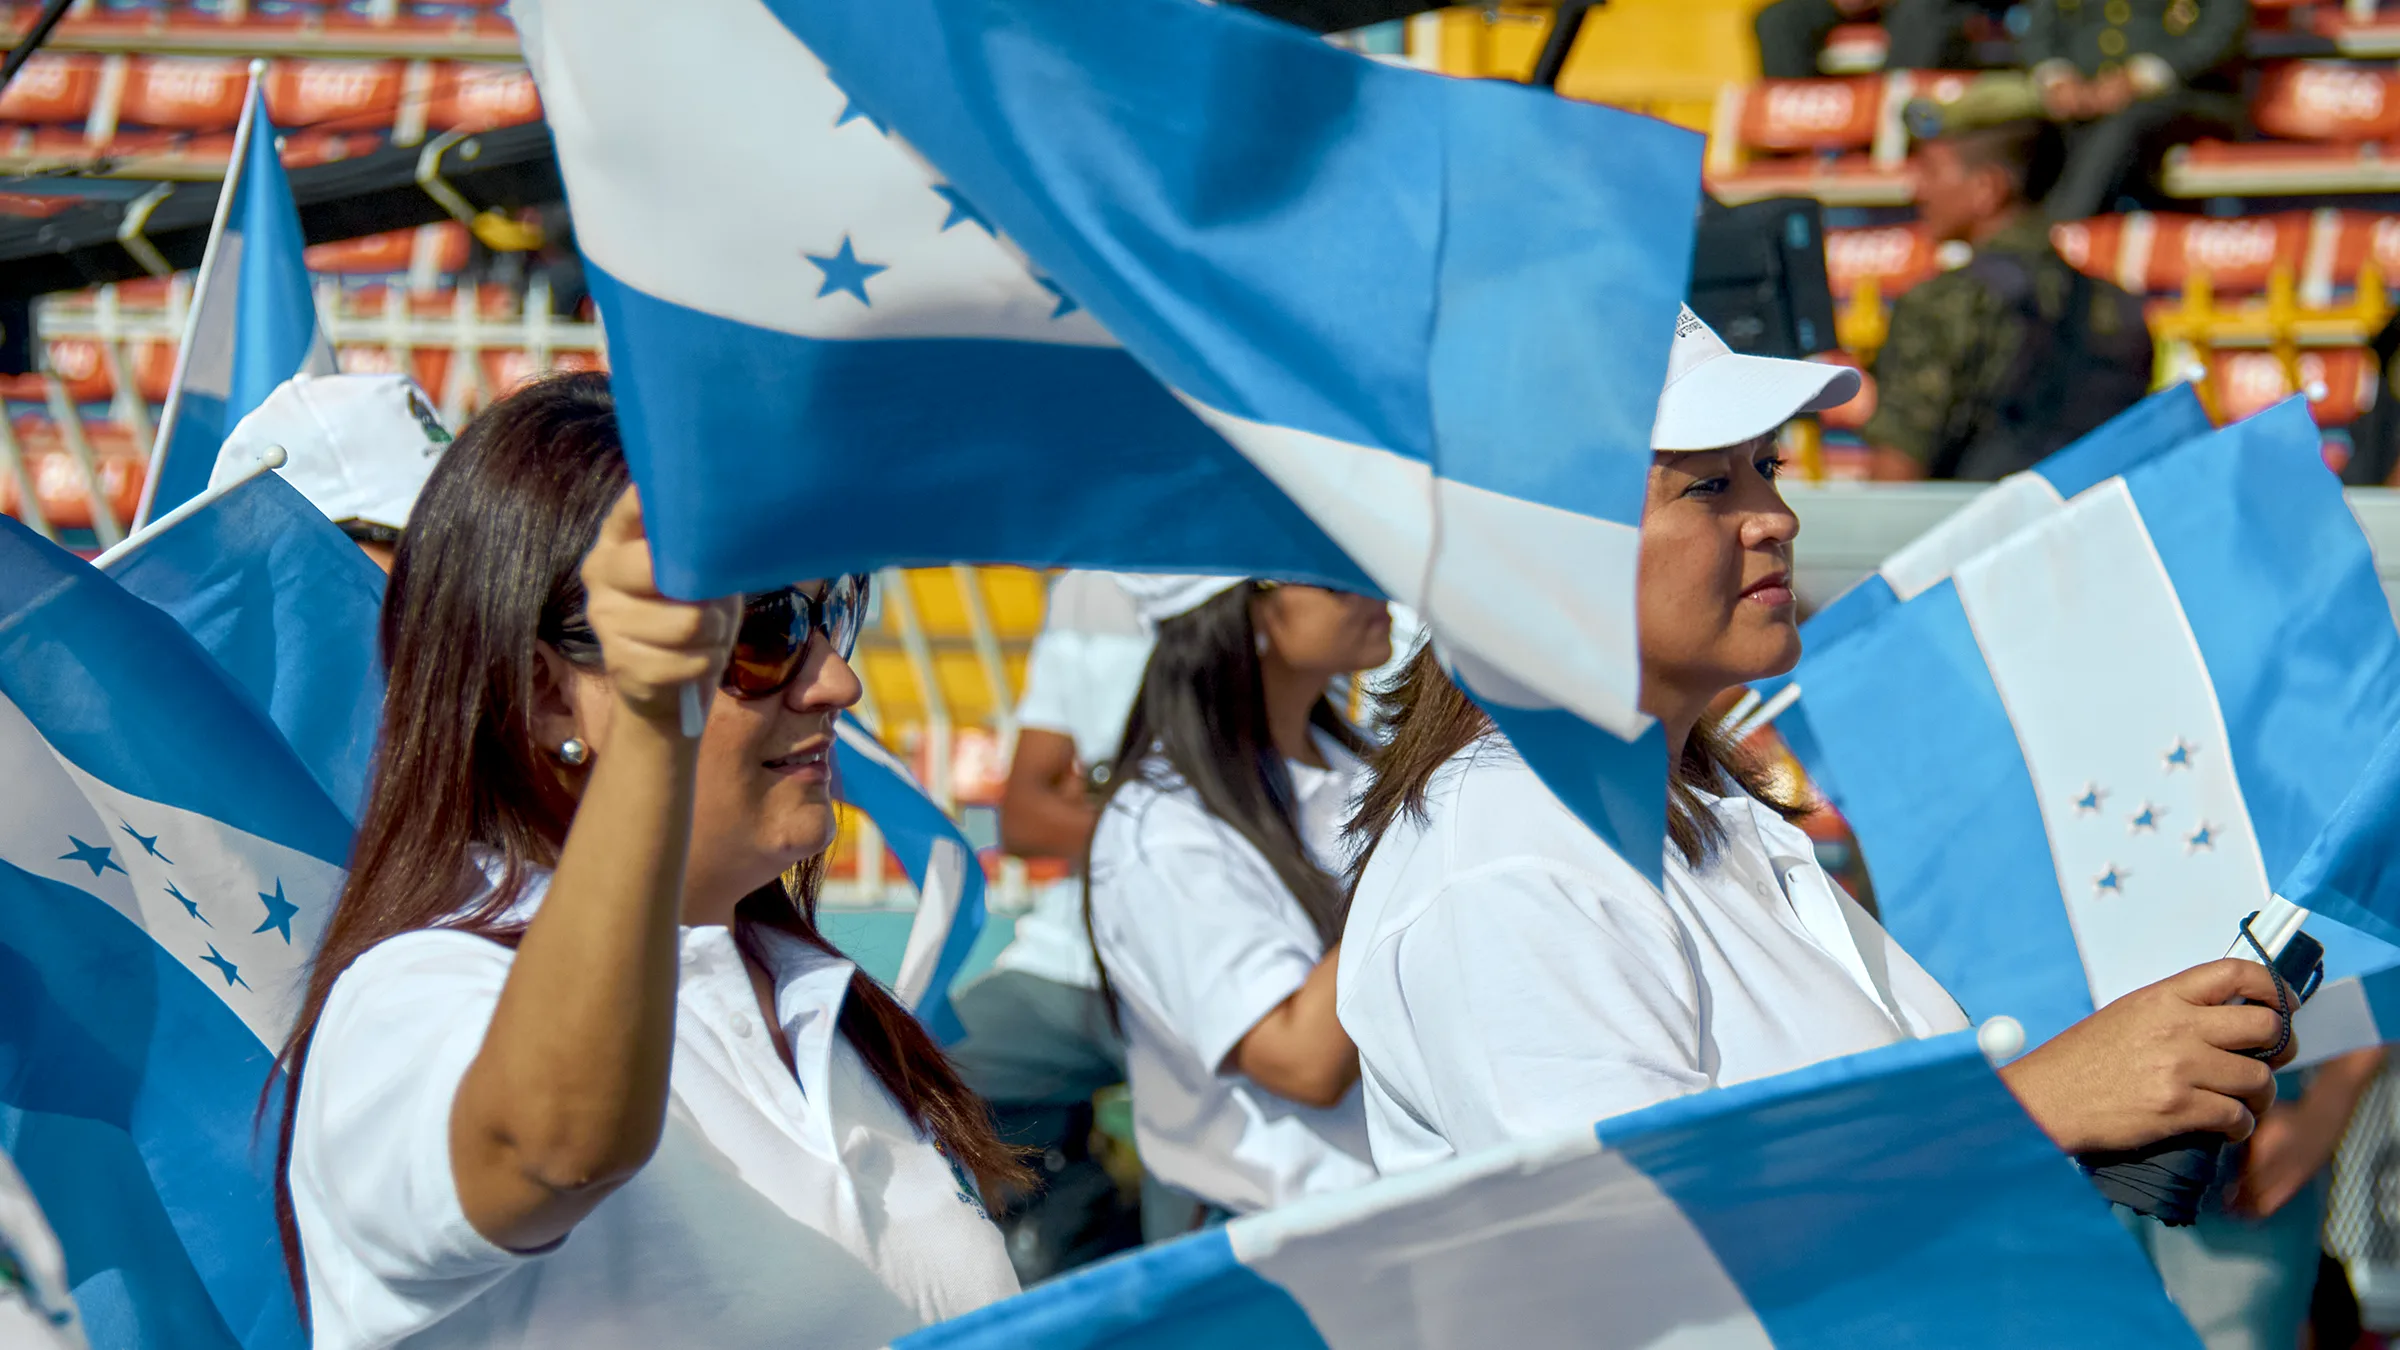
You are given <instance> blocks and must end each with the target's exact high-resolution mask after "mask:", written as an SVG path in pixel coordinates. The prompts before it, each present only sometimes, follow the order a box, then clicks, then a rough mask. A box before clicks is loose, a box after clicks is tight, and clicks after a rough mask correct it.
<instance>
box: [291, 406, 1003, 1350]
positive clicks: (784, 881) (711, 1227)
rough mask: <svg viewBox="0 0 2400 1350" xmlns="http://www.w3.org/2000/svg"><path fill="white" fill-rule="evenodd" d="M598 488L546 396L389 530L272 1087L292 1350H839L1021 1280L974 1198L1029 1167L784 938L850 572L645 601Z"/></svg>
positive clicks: (588, 434) (633, 537) (576, 432)
mask: <svg viewBox="0 0 2400 1350" xmlns="http://www.w3.org/2000/svg"><path fill="white" fill-rule="evenodd" d="M627 482H628V478H627V473H626V468H625V459H624V454H623V451H622V449H621V447H620V445H619V442H618V432H617V421H616V411H615V405H614V403H613V401H612V399H611V396H610V393H609V387H608V381H607V378H606V377H605V376H601V375H576V376H568V377H563V378H558V379H552V380H547V381H543V382H541V383H537V384H534V385H531V386H529V387H527V388H525V389H523V390H521V391H519V392H517V393H515V394H512V395H510V396H509V397H508V398H505V399H503V400H501V401H500V402H499V403H497V404H495V405H493V407H492V408H491V409H490V410H489V411H487V412H485V413H484V414H483V415H482V416H481V417H479V418H477V419H476V420H475V421H474V422H473V423H472V424H470V425H469V426H468V428H467V429H466V431H465V432H464V433H463V434H462V435H461V436H460V437H459V439H458V441H457V443H456V444H455V445H453V446H452V447H451V448H450V450H449V451H448V452H447V453H446V454H445V455H443V457H442V461H441V464H440V466H439V467H438V468H436V469H435V470H434V473H433V476H432V478H431V480H430V481H429V482H428V483H427V484H426V487H425V491H424V494H423V496H422V497H420V498H419V500H418V502H417V505H416V509H415V511H414V512H413V513H412V515H411V517H410V522H409V526H408V529H407V531H406V532H405V533H404V534H403V535H402V536H401V539H400V543H399V549H398V554H397V557H396V558H395V560H394V563H393V567H392V575H391V584H390V590H389V593H388V597H387V599H386V602H385V606H384V612H383V632H382V646H383V652H384V659H385V662H386V664H387V666H388V668H389V671H390V693H389V695H388V697H387V700H386V703H385V707H384V721H383V730H382V738H381V752H380V759H379V761H378V763H377V765H376V769H375V775H374V781H373V786H372V788H371V790H370V792H369V797H368V802H367V806H366V812H365V816H364V819H363V820H362V822H361V824H360V828H359V835H358V844H357V850H356V854H355V856H354V858H353V862H352V867H351V872H350V878H349V882H348V884H347V886H346V887H345V889H344V890H343V893H342V897H341V901H340V903H339V905H338V906H337V908H336V910H335V912H334V916H333V919H332V922H331V923H330V924H329V925H328V926H327V929H326V933H325V937H324V941H323V944H322V946H320V948H319V949H318V952H317V957H316V962H315V965H314V966H313V968H312V969H311V972H310V978H309V983H308V988H307V993H306V997H305V1001H304V1003H303V1005H302V1008H301V1012H300V1016H299V1020H298V1023H297V1025H296V1027H295V1029H294V1031H293V1033H292V1037H291V1040H290V1042H289V1043H288V1044H287V1045H286V1046H285V1048H284V1052H283V1060H282V1062H283V1065H284V1068H285V1070H286V1072H287V1073H288V1075H289V1082H290V1090H289V1091H288V1092H287V1094H286V1096H285V1098H284V1117H283V1127H282V1139H281V1147H282V1157H283V1160H284V1162H285V1167H284V1169H283V1175H282V1177H281V1182H282V1194H281V1196H280V1199H281V1200H282V1211H283V1213H282V1217H283V1224H284V1238H285V1245H286V1250H287V1257H288V1260H289V1262H290V1264H291V1266H292V1272H293V1280H294V1284H295V1286H297V1287H298V1288H299V1289H300V1291H301V1292H302V1294H303V1295H304V1297H305V1299H306V1305H305V1306H306V1307H307V1308H308V1311H309V1315H310V1320H311V1322H312V1330H313V1334H314V1342H315V1344H316V1345H317V1347H319V1350H345V1348H346V1347H352V1346H388V1345H408V1346H416V1347H423V1346H453V1345H455V1346H468V1345H474V1346H488V1345H511V1346H526V1347H534V1346H558V1347H567V1346H574V1347H588V1346H630V1347H641V1348H642V1350H653V1348H654V1347H660V1346H669V1345H710V1346H753V1345H754V1346H768V1345H773V1346H790V1345H807V1346H861V1347H863V1346H873V1345H882V1344H884V1343H886V1342H887V1341H889V1340H891V1339H892V1338H894V1337H895V1336H898V1335H900V1334H902V1333H904V1332H906V1331H908V1330H910V1329H912V1328H914V1327H917V1326H919V1325H922V1324H924V1323H927V1322H930V1321H935V1320H938V1319H941V1318H945V1317H950V1316H954V1315H956V1314H958V1313H962V1312H965V1311H967V1310H969V1309H971V1308H975V1307H978V1306H981V1305H982V1304H985V1303H988V1302H991V1301H992V1300H994V1299H997V1298H1001V1297H1004V1296H1006V1295H1007V1294H1010V1293H1013V1292H1014V1291H1015V1289H1016V1281H1015V1277H1014V1276H1013V1274H1012V1273H1011V1272H1010V1269H1009V1264H1008V1259H1007V1257H1006V1255H1005V1253H1004V1252H1003V1250H1002V1247H1001V1243H1000V1239H999V1236H998V1233H997V1231H996V1230H995V1229H993V1227H992V1225H991V1224H990V1222H989V1221H988V1220H987V1219H986V1218H985V1217H984V1214H983V1211H982V1207H981V1204H980V1203H979V1201H978V1200H977V1198H976V1191H975V1179H977V1178H980V1179H983V1180H987V1181H988V1180H996V1179H1001V1178H1010V1179H1016V1178H1018V1177H1019V1176H1020V1175H1021V1171H1022V1169H1021V1168H1020V1167H1019V1165H1018V1164H1017V1162H1016V1161H1015V1158H1014V1155H1013V1154H1011V1153H1010V1152H1009V1151H1008V1150H1007V1149H1006V1148H1004V1147H1003V1146H1002V1145H1001V1144H1000V1143H999V1141H998V1140H997V1139H995V1138H994V1136H993V1134H992V1131H991V1128H990V1125H989V1122H988V1120H987V1118H986V1117H985V1115H984V1112H983V1108H982V1105H981V1103H980V1102H978V1101H977V1100H976V1099H975V1098H974V1097H973V1095H972V1094H970V1093H969V1092H968V1091H967V1090H966V1089H965V1088H964V1087H962V1086H961V1085H960V1083H959V1081H958V1078H957V1075H956V1074H954V1073H953V1072H952V1071H951V1069H950V1066H949V1064H948V1063H947V1062H946V1061H945V1060H944V1059H943V1057H942V1053H941V1051H940V1049H939V1048H937V1047H936V1046H935V1045H934V1044H933V1042H932V1041H931V1040H930V1039H929V1038H928V1037H927V1035H926V1034H925V1032H924V1031H923V1030H922V1029H921V1028H920V1027H919V1026H918V1025H917V1023H916V1021H915V1020H914V1019H913V1018H912V1017H911V1016H910V1015H909V1014H908V1013H907V1012H906V1011H905V1010H904V1009H902V1008H901V1007H900V1006H899V1005H898V1004H897V1003H896V1002H895V1001H894V1000H893V999H892V997H891V996H890V994H888V993H887V992H885V991H884V990H883V989H882V988H881V987H879V986H877V985H876V984H875V982H874V981H872V980H870V979H868V978H867V977H866V976H865V975H863V974H862V973H860V972H859V971H858V970H856V969H855V968H854V967H853V966H852V965H851V964H850V963H849V962H848V961H846V960H844V959H842V957H841V956H840V955H839V954H838V953H837V952H835V951H834V950H833V948H832V947H831V946H830V945H828V944H827V943H826V941H825V939H824V938H823V937H822V936H820V935H819V933H818V931H817V927H816V923H815V919H814V907H815V898H816V886H817V879H818V873H819V869H820V866H821V861H822V856H823V852H824V850H825V848H826V846H827V845H828V843H830V842H831V840H832V837H833V805H832V800H831V797H830V795H829V790H830V775H831V772H832V747H833V721H832V719H833V717H834V716H835V714H836V713H837V712H838V711H839V710H840V709H842V708H844V707H847V706H849V705H850V704H852V703H854V702H856V701H857V699H858V696H859V685H858V680H857V678H856V676H854V675H853V674H852V673H851V671H850V668H849V666H848V664H847V661H846V658H847V656H848V653H849V651H850V648H851V644H852V642H853V641H854V640H855V638H856V636H857V633H858V628H859V624H860V620H861V615H862V612H863V605H864V601H865V580H864V578H859V577H844V578H837V579H835V580H833V581H831V582H822V581H819V582H809V583H804V584H801V585H798V586H792V587H785V588H783V589H780V590H775V591H769V592H766V593H764V594H759V595H751V596H747V597H744V598H742V599H739V600H724V601H716V602H711V603H705V604H686V603H683V602H680V601H675V600H670V599H667V598H665V597H663V596H662V595H660V594H659V592H658V590H657V587H656V585H655V584H654V583H653V581H652V580H651V570H650V554H649V546H648V543H647V541H646V539H645V538H644V535H643V531H642V515H641V506H640V503H639V501H638V500H637V499H636V497H635V495H634V493H633V492H632V490H631V489H630V488H629V487H628V486H627ZM794 528H798V529H805V528H807V523H806V522H805V521H796V522H794ZM695 687H696V688H699V689H704V690H708V691H712V692H711V695H710V696H709V697H708V700H707V702H706V707H707V719H706V726H705V729H704V730H702V731H701V732H700V733H699V735H698V736H697V738H696V739H694V738H690V737H687V736H686V735H685V734H684V730H683V727H682V725H681V719H680V717H679V711H678V710H679V707H680V700H681V699H682V698H683V697H684V696H685V694H686V691H687V690H690V689H693V688H695Z"/></svg>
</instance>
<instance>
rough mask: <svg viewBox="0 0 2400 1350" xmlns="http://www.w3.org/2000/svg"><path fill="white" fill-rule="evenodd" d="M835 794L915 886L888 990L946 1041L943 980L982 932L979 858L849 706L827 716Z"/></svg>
mask: <svg viewBox="0 0 2400 1350" xmlns="http://www.w3.org/2000/svg"><path fill="white" fill-rule="evenodd" d="M833 730H834V756H833V763H834V782H835V787H836V791H837V795H838V796H839V797H840V798H841V800H842V801H843V802H845V803H847V804H849V805H851V806H855V807H857V808H858V809H859V810H860V811H863V812H865V813H866V816H867V819H869V820H872V821H874V822H875V829H876V831H877V833H879V834H881V835H882V836H883V841H884V843H886V844H888V845H890V846H891V850H892V852H893V853H895V854H897V855H898V856H899V859H900V867H901V870H902V871H905V872H906V873H908V879H909V881H910V882H912V883H914V884H915V886H916V888H917V913H916V917H915V919H914V920H912V921H911V922H910V924H909V927H908V947H907V949H906V950H905V951H903V952H902V953H901V956H900V974H899V976H898V978H896V979H894V980H893V981H892V992H893V993H894V994H897V995H898V996H899V998H900V1001H901V1002H902V1003H904V1004H906V1005H908V1007H909V1009H910V1010H911V1011H913V1012H915V1013H916V1015H917V1017H918V1019H919V1020H921V1021H923V1022H924V1023H925V1025H926V1028H927V1029H928V1030H930V1031H932V1032H933V1035H934V1039H936V1040H938V1041H940V1042H942V1043H943V1044H944V1045H948V1044H951V1043H953V1042H956V1041H958V1040H960V1039H962V1038H964V1037H965V1036H966V1034H967V1029H966V1028H965V1027H963V1026H961V1025H959V1021H958V1013H957V1011H956V1010H955V1009H953V1008H952V1007H951V1006H950V987H951V986H952V985H953V984H956V983H957V982H958V974H959V972H960V971H961V970H963V969H965V968H966V964H967V957H968V956H969V954H971V953H972V952H973V951H974V950H975V939H977V938H978V937H981V936H982V935H983V925H984V921H985V919H986V917H987V914H986V911H985V909H984V879H983V862H982V860H981V859H979V858H977V857H976V856H975V849H974V846H973V845H971V844H969V843H968V842H967V837H966V835H964V834H963V833H961V832H960V831H959V828H958V826H957V824H956V823H954V822H953V821H952V820H951V819H950V817H949V816H948V815H946V814H944V813H943V811H942V808H941V807H939V806H936V805H935V804H934V802H933V799H932V798H931V797H928V796H926V795H925V790H924V789H923V788H921V787H919V786H917V780H916V776H915V775H913V774H911V773H910V772H909V771H908V766H907V765H905V764H902V763H901V762H900V759H899V756H897V755H894V754H893V753H892V752H891V751H890V750H889V749H887V748H886V747H885V746H884V744H883V742H881V741H879V740H877V739H876V738H875V733H874V732H871V731H869V730H867V728H866V726H865V725H864V724H863V723H861V722H860V721H859V720H858V719H857V718H855V717H853V716H851V715H850V714H849V713H846V712H845V713H843V714H842V715H841V717H840V718H839V719H837V720H836V721H835V722H834V727H833Z"/></svg>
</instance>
